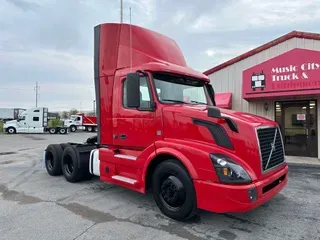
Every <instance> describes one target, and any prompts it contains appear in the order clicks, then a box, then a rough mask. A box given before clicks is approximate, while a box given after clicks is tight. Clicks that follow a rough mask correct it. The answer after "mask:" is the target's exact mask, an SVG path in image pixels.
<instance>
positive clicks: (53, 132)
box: [49, 128, 57, 134]
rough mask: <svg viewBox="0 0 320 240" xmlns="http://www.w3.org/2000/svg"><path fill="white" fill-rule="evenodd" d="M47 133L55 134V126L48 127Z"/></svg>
mask: <svg viewBox="0 0 320 240" xmlns="http://www.w3.org/2000/svg"><path fill="white" fill-rule="evenodd" d="M49 133H50V134H56V133H57V130H56V129H55V128H49Z"/></svg>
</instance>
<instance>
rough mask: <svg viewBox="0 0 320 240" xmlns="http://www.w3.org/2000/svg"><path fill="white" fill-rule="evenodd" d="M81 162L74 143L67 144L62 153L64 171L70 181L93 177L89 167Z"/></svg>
mask: <svg viewBox="0 0 320 240" xmlns="http://www.w3.org/2000/svg"><path fill="white" fill-rule="evenodd" d="M80 164H81V163H80V155H79V152H78V151H77V149H76V148H75V147H74V146H72V145H69V146H66V148H65V149H64V151H63V154H62V173H63V175H64V177H65V178H66V180H67V181H68V182H79V181H82V180H87V179H89V178H90V177H91V174H90V173H89V167H87V168H86V167H84V166H81V165H80Z"/></svg>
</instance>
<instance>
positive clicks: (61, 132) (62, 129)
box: [59, 128, 67, 134]
mask: <svg viewBox="0 0 320 240" xmlns="http://www.w3.org/2000/svg"><path fill="white" fill-rule="evenodd" d="M66 132H67V130H66V129H65V128H60V129H59V133H60V134H66Z"/></svg>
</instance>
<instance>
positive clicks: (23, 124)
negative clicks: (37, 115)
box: [16, 115, 28, 133]
mask: <svg viewBox="0 0 320 240" xmlns="http://www.w3.org/2000/svg"><path fill="white" fill-rule="evenodd" d="M16 130H17V133H27V132H28V124H27V115H24V116H20V117H19V118H18V120H17V129H16Z"/></svg>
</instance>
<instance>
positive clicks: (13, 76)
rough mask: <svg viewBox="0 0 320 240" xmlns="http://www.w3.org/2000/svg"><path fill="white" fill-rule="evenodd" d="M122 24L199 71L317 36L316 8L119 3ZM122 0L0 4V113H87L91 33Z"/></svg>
mask: <svg viewBox="0 0 320 240" xmlns="http://www.w3.org/2000/svg"><path fill="white" fill-rule="evenodd" d="M123 1H124V8H125V9H124V22H129V7H131V8H132V23H133V24H137V25H140V26H143V27H147V28H150V29H152V30H155V31H158V32H161V33H163V34H165V35H168V36H170V37H171V38H173V39H175V40H176V41H177V43H178V44H179V45H180V47H181V49H182V51H183V53H184V54H185V57H186V60H187V63H188V65H189V66H191V67H192V68H194V69H196V70H198V71H205V70H207V69H209V68H211V67H213V66H215V65H217V64H219V63H222V62H224V61H226V60H228V59H230V58H232V57H235V56H237V55H239V54H242V53H244V52H246V51H248V50H250V49H252V48H254V47H257V46H259V45H262V44H264V43H266V42H268V41H270V40H273V39H275V38H277V37H279V36H281V35H284V34H286V33H288V32H291V31H292V30H299V31H309V32H319V24H320V0H281V1H279V0H197V1H194V0H174V1H173V0H123ZM119 2H120V0H0V108H1V107H25V108H28V107H33V106H35V91H34V87H35V84H36V82H37V81H38V83H39V85H40V90H39V94H40V96H39V106H47V107H49V109H50V110H52V111H56V110H63V109H70V108H73V107H75V108H78V109H80V108H81V109H82V110H91V109H92V108H93V106H92V105H93V99H94V88H93V59H92V56H93V41H92V40H93V27H94V26H95V25H97V24H99V23H102V22H119V21H120V10H119V6H120V4H119Z"/></svg>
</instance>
